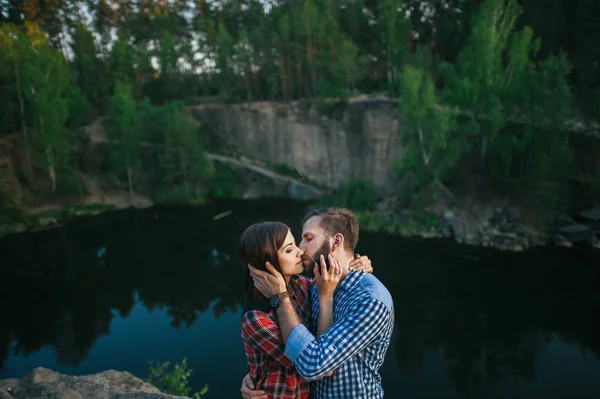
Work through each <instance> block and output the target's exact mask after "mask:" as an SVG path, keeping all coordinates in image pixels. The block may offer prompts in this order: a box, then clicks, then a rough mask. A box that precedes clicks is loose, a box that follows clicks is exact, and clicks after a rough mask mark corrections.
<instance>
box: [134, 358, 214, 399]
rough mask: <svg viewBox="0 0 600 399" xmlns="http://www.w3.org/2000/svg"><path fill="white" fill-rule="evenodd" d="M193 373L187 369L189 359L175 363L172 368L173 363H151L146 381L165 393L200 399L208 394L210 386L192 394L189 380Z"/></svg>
mask: <svg viewBox="0 0 600 399" xmlns="http://www.w3.org/2000/svg"><path fill="white" fill-rule="evenodd" d="M192 371H193V370H191V369H189V370H188V368H187V358H183V360H182V361H181V363H174V364H173V367H172V368H171V362H164V363H158V362H156V363H153V362H150V366H149V367H148V377H147V378H146V380H145V381H146V382H147V383H148V384H150V385H153V386H155V387H156V388H158V389H159V390H160V391H161V392H163V393H167V394H170V395H175V396H189V397H192V398H193V399H200V398H201V397H202V395H205V394H206V393H207V392H208V385H205V386H204V388H202V390H201V391H200V392H196V393H194V394H191V392H192V388H190V386H189V381H188V379H189V378H190V375H192Z"/></svg>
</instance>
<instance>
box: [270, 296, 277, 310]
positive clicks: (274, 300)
mask: <svg viewBox="0 0 600 399" xmlns="http://www.w3.org/2000/svg"><path fill="white" fill-rule="evenodd" d="M269 303H270V304H271V307H274V308H276V307H277V305H279V298H277V295H273V296H272V297H271V298H269Z"/></svg>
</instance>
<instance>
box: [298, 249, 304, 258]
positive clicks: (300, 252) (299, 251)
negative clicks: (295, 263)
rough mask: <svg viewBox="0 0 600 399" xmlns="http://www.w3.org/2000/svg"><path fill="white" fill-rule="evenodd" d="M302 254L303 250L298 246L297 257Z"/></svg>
mask: <svg viewBox="0 0 600 399" xmlns="http://www.w3.org/2000/svg"><path fill="white" fill-rule="evenodd" d="M302 255H304V251H303V250H301V249H300V248H298V257H299V258H300V257H302Z"/></svg>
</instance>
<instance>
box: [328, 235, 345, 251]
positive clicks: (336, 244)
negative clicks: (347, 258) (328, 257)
mask: <svg viewBox="0 0 600 399" xmlns="http://www.w3.org/2000/svg"><path fill="white" fill-rule="evenodd" d="M343 245H344V236H343V235H342V234H341V233H337V234H336V235H334V236H333V244H332V245H331V246H332V248H331V252H333V251H335V250H336V249H338V248H342V246H343Z"/></svg>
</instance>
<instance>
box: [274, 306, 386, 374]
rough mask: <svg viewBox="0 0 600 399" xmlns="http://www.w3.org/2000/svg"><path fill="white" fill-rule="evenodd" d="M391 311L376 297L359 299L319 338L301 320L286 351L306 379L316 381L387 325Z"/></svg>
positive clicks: (289, 339) (349, 356)
mask: <svg viewBox="0 0 600 399" xmlns="http://www.w3.org/2000/svg"><path fill="white" fill-rule="evenodd" d="M390 317H392V315H391V312H390V311H389V310H388V308H387V307H386V306H385V305H384V304H383V302H381V301H379V300H377V299H374V298H365V299H364V300H361V301H357V302H356V303H355V304H354V305H353V306H352V307H351V309H349V311H348V312H347V313H346V314H345V316H344V317H343V318H342V319H341V320H336V322H335V323H334V324H333V326H331V328H329V330H327V331H326V332H325V334H323V335H321V337H320V338H319V340H318V341H317V340H316V339H315V337H314V335H312V334H311V333H310V331H308V329H307V328H306V327H305V326H303V325H302V324H300V325H298V326H296V327H294V329H293V330H292V333H291V334H290V336H289V338H288V341H287V345H286V348H285V351H286V352H285V354H286V356H287V357H288V358H290V359H291V360H292V361H293V362H294V365H295V366H296V370H297V371H298V372H299V373H300V375H301V376H302V377H304V379H306V380H307V381H314V380H317V379H319V378H322V377H324V376H325V375H326V374H327V373H329V372H330V371H333V370H335V369H336V368H338V367H339V366H340V365H341V364H343V363H344V362H345V361H346V360H348V359H350V358H352V357H353V356H354V355H356V354H357V353H358V352H360V351H361V350H362V349H364V348H365V347H366V346H367V345H369V344H370V343H371V342H372V340H373V339H375V338H376V337H377V336H378V335H379V334H380V333H381V332H382V331H383V330H384V329H385V328H386V326H387V325H388V323H389V320H390Z"/></svg>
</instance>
